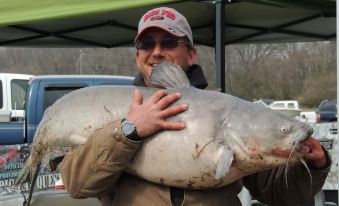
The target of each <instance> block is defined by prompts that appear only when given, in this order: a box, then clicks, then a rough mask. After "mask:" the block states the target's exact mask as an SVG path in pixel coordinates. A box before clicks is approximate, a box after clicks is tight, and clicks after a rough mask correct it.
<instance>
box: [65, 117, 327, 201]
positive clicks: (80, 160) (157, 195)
mask: <svg viewBox="0 0 339 206" xmlns="http://www.w3.org/2000/svg"><path fill="white" fill-rule="evenodd" d="M110 131H113V132H110ZM104 134H106V135H104ZM140 144H141V142H133V141H130V140H128V139H126V138H125V137H124V136H123V135H122V133H121V131H120V120H119V121H116V122H114V123H112V124H110V125H108V126H106V127H104V128H102V129H100V130H97V131H96V132H95V135H93V136H92V137H90V138H89V139H88V141H87V142H86V144H84V145H81V146H79V147H77V148H76V149H75V150H73V151H72V152H70V153H69V154H67V155H66V157H65V158H64V160H63V162H62V163H61V175H62V179H63V181H64V184H65V187H66V189H67V191H68V192H69V193H70V195H71V196H72V197H74V198H86V197H99V198H100V199H101V201H102V203H103V205H104V206H110V205H114V206H125V205H126V206H152V205H154V206H169V205H171V199H170V192H169V190H170V189H169V187H167V186H163V185H158V184H154V183H150V182H147V181H145V180H142V179H140V178H138V177H135V176H132V175H129V174H127V173H124V172H123V170H124V169H125V168H126V166H127V164H128V162H129V161H130V160H131V158H132V157H133V155H134V154H135V152H136V151H137V149H138V147H139V146H140ZM327 158H328V162H327V165H328V166H327V167H326V169H323V170H312V169H311V174H312V186H311V181H310V177H309V174H308V173H307V171H306V169H305V168H304V167H303V166H300V165H296V166H293V167H290V168H289V172H288V188H287V187H286V183H285V178H284V168H277V169H273V170H269V171H265V172H260V173H256V174H253V175H250V176H247V177H244V178H242V180H239V181H236V182H234V183H232V184H230V185H227V186H224V187H221V188H216V189H211V190H185V192H184V203H183V205H185V206H193V205H194V206H205V205H206V206H207V205H208V206H219V205H220V206H221V205H223V206H228V205H229V206H238V205H239V206H240V205H241V204H240V201H239V199H238V197H237V194H238V193H239V192H240V191H241V188H242V186H243V185H244V186H245V187H246V188H247V189H248V190H249V191H250V192H251V194H252V195H253V196H254V197H255V198H257V199H258V200H260V201H262V202H265V203H266V204H268V205H273V206H280V205H282V206H283V205H286V206H287V205H288V206H290V205H294V206H297V205H302V203H303V202H304V201H305V199H309V198H311V197H312V196H313V195H314V194H315V193H316V192H317V191H319V190H320V189H321V187H322V186H323V183H324V181H325V179H326V176H327V174H328V171H329V165H330V164H331V161H330V159H329V157H328V155H327Z"/></svg>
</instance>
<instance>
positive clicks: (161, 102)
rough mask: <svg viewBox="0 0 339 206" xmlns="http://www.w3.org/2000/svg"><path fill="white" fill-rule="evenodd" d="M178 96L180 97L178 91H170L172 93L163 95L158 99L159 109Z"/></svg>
mask: <svg viewBox="0 0 339 206" xmlns="http://www.w3.org/2000/svg"><path fill="white" fill-rule="evenodd" d="M180 98H181V94H180V93H172V94H169V95H167V96H165V97H163V98H162V99H161V100H159V102H158V105H159V107H160V109H164V108H166V107H167V106H168V105H170V104H172V103H173V102H175V101H176V100H178V99H180Z"/></svg>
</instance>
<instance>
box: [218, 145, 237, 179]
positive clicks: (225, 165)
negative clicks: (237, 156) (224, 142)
mask: <svg viewBox="0 0 339 206" xmlns="http://www.w3.org/2000/svg"><path fill="white" fill-rule="evenodd" d="M233 155H234V152H233V151H232V150H230V149H227V148H226V147H223V148H222V150H221V153H220V155H219V160H218V164H217V169H216V172H215V176H214V179H216V180H219V179H221V178H223V177H224V176H225V175H226V173H227V172H228V171H229V170H230V168H231V164H232V162H233V159H234V158H233Z"/></svg>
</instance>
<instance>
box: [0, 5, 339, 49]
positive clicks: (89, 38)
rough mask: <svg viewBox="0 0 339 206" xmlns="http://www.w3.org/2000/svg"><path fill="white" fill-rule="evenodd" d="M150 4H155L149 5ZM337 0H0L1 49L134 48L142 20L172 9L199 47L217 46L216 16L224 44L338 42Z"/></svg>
mask: <svg viewBox="0 0 339 206" xmlns="http://www.w3.org/2000/svg"><path fill="white" fill-rule="evenodd" d="M150 2H151V3H150ZM335 3H336V1H335V0H252V1H251V0H247V1H246V0H229V1H223V0H217V1H211V0H209V1H208V0H205V1H194V0H191V1H187V0H186V1H183V0H156V1H149V0H133V1H125V0H96V1H92V0H58V1H55V0H44V1H40V0H16V1H8V0H0V5H1V6H0V46H24V47H26V46H28V47H32V46H33V47H91V46H98V47H106V48H111V47H115V46H120V45H125V44H131V43H132V42H133V41H132V40H133V38H134V36H135V34H136V29H137V24H138V21H139V18H140V16H141V15H142V14H143V13H144V12H145V11H146V10H148V9H150V8H151V7H155V6H157V5H160V4H161V5H169V6H171V7H174V8H175V9H177V10H178V11H180V12H182V13H183V14H184V15H185V16H186V17H187V19H188V21H189V23H190V24H191V27H192V30H193V34H194V41H195V43H198V44H203V45H208V46H214V45H215V40H216V32H215V31H216V28H219V27H216V22H217V21H216V19H215V17H216V14H217V13H218V11H217V10H216V8H217V6H218V5H222V7H223V8H222V9H223V10H225V11H224V12H225V15H224V16H223V18H222V19H221V20H222V21H223V26H225V35H224V38H225V44H226V45H227V44H232V43H239V42H240V43H243V42H246V43H247V42H251V43H253V42H291V41H316V40H328V39H334V38H335V34H336V30H335V29H336V27H335V19H336V18H335V16H336V8H335Z"/></svg>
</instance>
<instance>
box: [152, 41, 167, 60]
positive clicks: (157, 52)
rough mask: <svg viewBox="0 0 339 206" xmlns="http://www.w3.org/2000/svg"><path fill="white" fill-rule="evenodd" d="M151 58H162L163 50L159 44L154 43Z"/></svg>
mask: <svg viewBox="0 0 339 206" xmlns="http://www.w3.org/2000/svg"><path fill="white" fill-rule="evenodd" d="M152 54H153V56H155V57H162V56H164V53H163V49H162V48H161V45H160V43H159V42H157V43H156V45H155V47H154V49H153V53H152Z"/></svg>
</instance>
